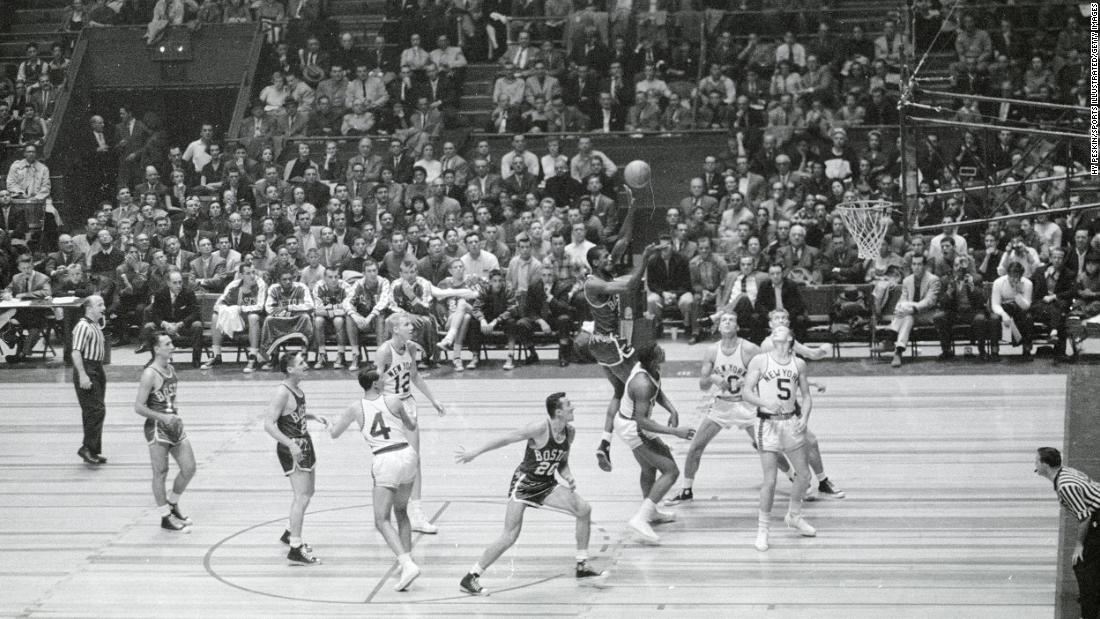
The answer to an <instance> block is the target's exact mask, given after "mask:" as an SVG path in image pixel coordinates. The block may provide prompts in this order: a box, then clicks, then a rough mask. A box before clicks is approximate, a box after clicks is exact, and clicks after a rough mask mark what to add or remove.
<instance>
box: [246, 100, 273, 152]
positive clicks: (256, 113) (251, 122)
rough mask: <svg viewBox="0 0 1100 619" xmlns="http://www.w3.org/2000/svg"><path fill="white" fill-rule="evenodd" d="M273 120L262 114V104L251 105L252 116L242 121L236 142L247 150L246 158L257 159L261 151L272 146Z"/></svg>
mask: <svg viewBox="0 0 1100 619" xmlns="http://www.w3.org/2000/svg"><path fill="white" fill-rule="evenodd" d="M275 131H276V123H275V120H274V119H273V118H272V117H270V116H268V115H267V114H266V113H265V112H264V105H263V103H260V102H256V103H253V104H252V115H251V116H249V117H248V118H246V119H244V122H242V123H241V128H240V130H239V131H238V132H237V140H238V141H240V143H241V144H244V145H245V147H246V148H247V149H248V156H249V157H252V158H253V159H259V158H260V153H261V152H262V151H263V149H265V148H268V147H272V146H274V139H275Z"/></svg>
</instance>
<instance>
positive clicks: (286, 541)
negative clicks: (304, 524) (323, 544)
mask: <svg viewBox="0 0 1100 619" xmlns="http://www.w3.org/2000/svg"><path fill="white" fill-rule="evenodd" d="M279 541H280V542H282V543H284V544H286V545H287V546H289V545H290V531H289V530H287V531H283V535H282V537H280V538H279ZM302 548H305V549H306V551H307V552H313V547H312V546H310V545H309V544H307V543H305V542H302Z"/></svg>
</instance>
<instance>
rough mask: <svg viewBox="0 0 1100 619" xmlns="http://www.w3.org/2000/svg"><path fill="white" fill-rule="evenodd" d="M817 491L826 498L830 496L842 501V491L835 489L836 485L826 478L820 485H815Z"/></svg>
mask: <svg viewBox="0 0 1100 619" xmlns="http://www.w3.org/2000/svg"><path fill="white" fill-rule="evenodd" d="M817 489H818V490H819V491H820V492H821V494H824V495H826V496H831V497H833V498H835V499H843V498H844V491H843V490H841V489H840V488H837V487H836V484H834V483H833V482H832V480H830V479H829V478H828V477H826V478H825V479H822V480H821V483H819V484H818V485H817Z"/></svg>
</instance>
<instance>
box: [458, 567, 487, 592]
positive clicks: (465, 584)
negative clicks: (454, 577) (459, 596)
mask: <svg viewBox="0 0 1100 619" xmlns="http://www.w3.org/2000/svg"><path fill="white" fill-rule="evenodd" d="M478 578H479V577H478V575H477V574H474V573H472V572H471V573H469V574H466V575H465V576H463V577H462V581H461V582H459V583H458V588H459V589H461V590H462V592H463V593H469V594H470V595H489V592H488V591H486V590H485V588H484V587H482V586H481V583H480V582H478Z"/></svg>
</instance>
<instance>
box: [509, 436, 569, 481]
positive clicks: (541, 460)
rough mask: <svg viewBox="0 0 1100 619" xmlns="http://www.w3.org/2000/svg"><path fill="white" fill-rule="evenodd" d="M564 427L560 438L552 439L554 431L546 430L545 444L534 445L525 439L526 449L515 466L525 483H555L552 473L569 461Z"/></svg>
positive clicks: (567, 438)
mask: <svg viewBox="0 0 1100 619" xmlns="http://www.w3.org/2000/svg"><path fill="white" fill-rule="evenodd" d="M571 433H572V429H571V428H568V427H567V428H566V430H565V435H564V436H563V437H562V440H560V441H557V440H554V432H553V431H550V432H547V434H548V438H547V439H546V444H544V445H543V446H541V447H536V446H535V445H534V444H533V443H534V441H530V440H529V441H527V450H526V451H525V452H524V454H523V462H521V463H520V464H519V466H518V467H516V475H521V474H522V475H524V476H525V481H526V482H527V483H555V479H554V473H555V472H556V471H557V470H558V468H559V467H561V466H563V465H564V464H565V463H566V462H568V461H569V442H570V441H569V435H570V434H571Z"/></svg>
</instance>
